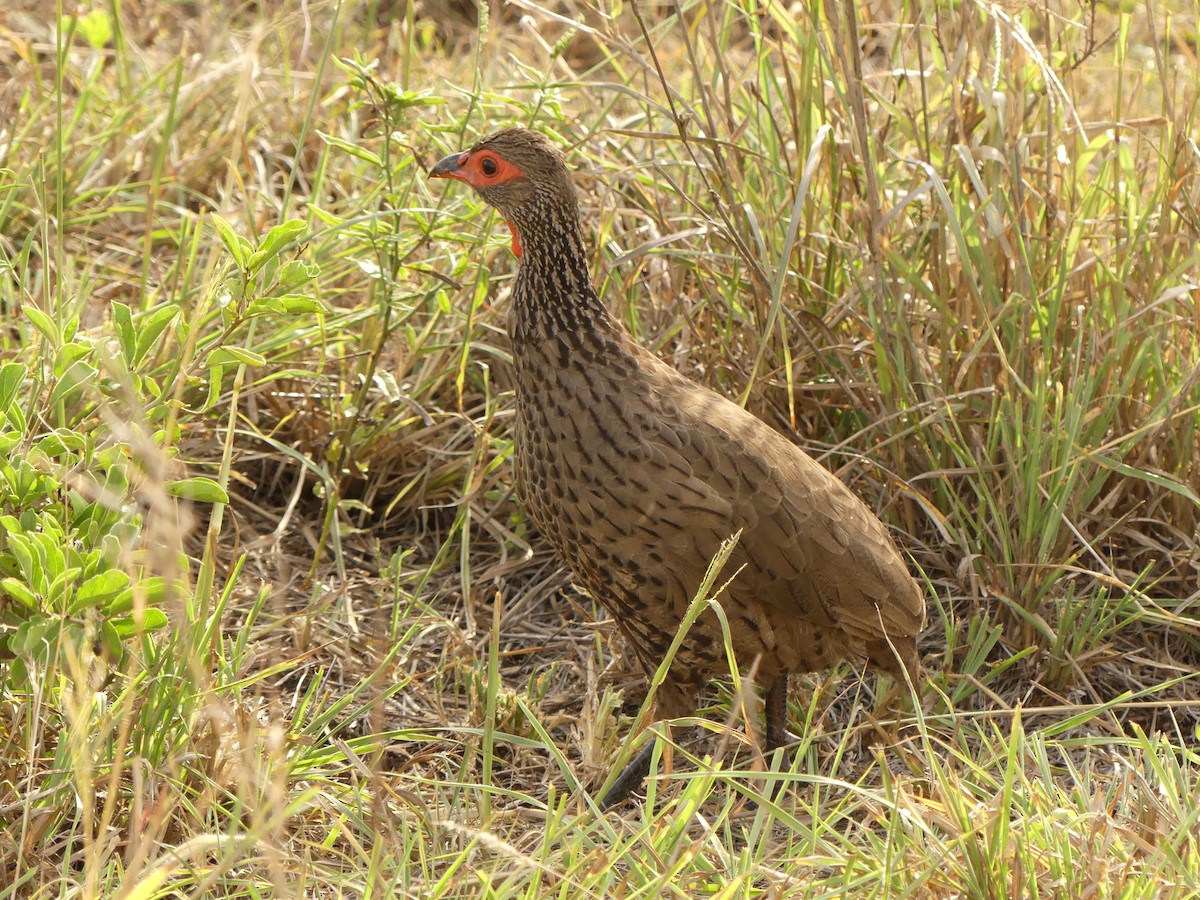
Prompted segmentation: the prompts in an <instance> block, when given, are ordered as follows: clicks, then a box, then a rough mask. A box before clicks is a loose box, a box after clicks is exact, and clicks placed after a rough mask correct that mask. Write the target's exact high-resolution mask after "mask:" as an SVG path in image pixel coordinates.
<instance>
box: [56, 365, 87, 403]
mask: <svg viewBox="0 0 1200 900" xmlns="http://www.w3.org/2000/svg"><path fill="white" fill-rule="evenodd" d="M98 374H99V372H98V371H97V369H96V367H95V366H93V365H91V364H90V363H86V362H84V361H83V360H80V361H78V362H76V363H74V364H73V365H72V366H71V367H70V368H69V369H67V371H65V372H63V374H62V377H61V378H59V380H58V384H56V385H55V386H54V390H52V391H51V392H50V403H49V405H50V406H54V405H55V404H56V403H58V402H59V401H61V400H63V399H65V398H66V396H67V395H68V394H71V393H73V392H74V391H75V390H76V389H77V388H78V387H79V386H80V385H83V384H87V383H88V382H93V381H95V380H96V376H97V375H98Z"/></svg>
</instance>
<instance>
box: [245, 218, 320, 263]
mask: <svg viewBox="0 0 1200 900" xmlns="http://www.w3.org/2000/svg"><path fill="white" fill-rule="evenodd" d="M305 227H306V226H305V223H304V221H303V220H302V219H289V220H288V221H287V222H280V223H279V224H278V225H276V226H275V227H274V228H272V229H271V230H270V231H268V232H267V236H266V237H265V238H263V239H262V243H261V244H259V245H258V249H257V250H256V251H255V252H254V254H253V255H252V256H251V257H250V259H249V260H248V261H247V263H246V268H247V269H249V270H250V271H251V272H257V271H258V270H259V269H261V268H262V267H263V264H264V263H265V262H266V261H267V260H268V259H272V258H273V257H276V256H278V255H279V251H281V250H282V249H283V248H284V247H286V246H287V245H288V244H290V243H291V242H292V241H293V240H295V238H296V235H298V234H300V233H301V232H303V231H304V229H305Z"/></svg>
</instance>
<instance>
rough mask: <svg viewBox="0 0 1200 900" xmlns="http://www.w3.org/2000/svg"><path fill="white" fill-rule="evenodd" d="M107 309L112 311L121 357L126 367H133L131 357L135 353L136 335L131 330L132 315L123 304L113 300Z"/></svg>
mask: <svg viewBox="0 0 1200 900" xmlns="http://www.w3.org/2000/svg"><path fill="white" fill-rule="evenodd" d="M109 308H110V309H111V310H112V321H113V328H115V329H116V332H117V343H118V344H120V345H121V356H122V357H124V359H125V363H126V364H127V365H133V356H134V353H135V352H136V351H137V335H136V334H135V333H134V330H133V313H132V312H130V309H129V307H128V306H126V305H125V304H124V303H120V302H118V301H115V300H114V301H113V303H112V305H111V306H110V307H109Z"/></svg>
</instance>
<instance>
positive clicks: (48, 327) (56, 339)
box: [21, 303, 62, 347]
mask: <svg viewBox="0 0 1200 900" xmlns="http://www.w3.org/2000/svg"><path fill="white" fill-rule="evenodd" d="M21 309H23V310H24V311H25V317H26V318H27V319H29V321H30V322H32V323H33V327H34V328H36V329H37V330H38V331H40V332H41V333H42V337H44V338H45V339H46V340H47V341H49V342H50V344H51V345H52V346H54V347H57V346H58V345H59V344H60V343H62V335H60V334H59V333H58V326H57V325H55V324H54V320H53V319H51V318H50V317H49V316H48V315H46V314H45V313H44V312H42V311H41V310H40V309H38V308H37V307H36V306H34V305H33V304H31V303H25V304H22V306H21Z"/></svg>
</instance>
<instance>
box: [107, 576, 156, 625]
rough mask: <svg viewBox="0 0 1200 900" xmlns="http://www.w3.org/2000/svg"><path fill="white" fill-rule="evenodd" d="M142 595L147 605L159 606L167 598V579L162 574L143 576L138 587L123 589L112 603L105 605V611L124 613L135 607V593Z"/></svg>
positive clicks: (113, 613) (111, 613)
mask: <svg viewBox="0 0 1200 900" xmlns="http://www.w3.org/2000/svg"><path fill="white" fill-rule="evenodd" d="M135 590H136V593H137V594H138V595H140V596H141V598H142V602H143V603H144V604H145V605H146V606H157V605H158V604H160V603H162V602H163V601H164V600H165V599H166V598H167V579H165V578H163V577H162V576H161V575H154V576H151V577H150V578H143V579H142V580H141V581H139V582H138V583H137V585H136V587H130V588H128V589H127V590H124V591H122V592H121V593H120V594H119V595H118V596H117V597H116V599H114V600H113V602H112V603H110V604H108V605H107V606H106V607H104V612H105V613H106V614H108V615H113V616H115V615H124V614H125V613H127V612H129V611H130V610H131V609H133V597H134V593H135Z"/></svg>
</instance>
